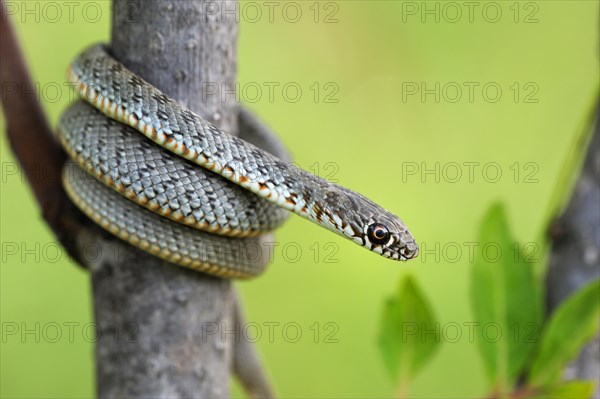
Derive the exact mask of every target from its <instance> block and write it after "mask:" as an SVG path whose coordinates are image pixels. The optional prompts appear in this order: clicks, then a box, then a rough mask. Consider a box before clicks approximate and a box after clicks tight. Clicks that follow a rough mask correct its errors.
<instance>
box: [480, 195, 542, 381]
mask: <svg viewBox="0 0 600 399" xmlns="http://www.w3.org/2000/svg"><path fill="white" fill-rule="evenodd" d="M478 243H479V247H478V249H477V255H476V257H475V259H474V263H473V268H472V275H471V301H472V305H473V311H474V314H475V318H476V320H475V321H476V323H477V326H476V332H477V335H476V339H477V344H478V348H479V351H480V353H481V355H482V358H483V362H484V365H485V368H486V371H487V374H488V377H489V379H490V382H491V383H492V384H493V386H494V389H496V390H498V391H500V392H507V391H508V390H509V389H510V387H511V386H512V385H513V383H514V381H515V379H516V378H517V377H518V376H519V374H520V372H521V371H522V369H523V368H524V365H525V363H526V361H527V358H528V356H529V354H530V353H531V351H532V349H533V348H534V347H535V345H536V343H537V341H538V337H539V332H540V330H541V322H542V299H541V298H542V296H541V284H540V282H539V281H538V280H537V279H536V278H535V275H534V270H533V266H534V263H529V262H530V259H529V258H528V257H527V256H525V255H524V254H523V253H522V251H521V247H522V246H521V245H519V244H518V243H516V240H515V239H514V238H513V236H512V235H511V232H510V229H509V226H508V221H507V217H506V212H505V210H504V207H503V206H502V205H501V204H495V205H493V206H492V207H491V208H490V209H489V211H488V212H487V213H486V215H485V217H484V220H483V223H482V224H481V227H480V232H479V241H478Z"/></svg>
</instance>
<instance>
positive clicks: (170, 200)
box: [56, 44, 418, 279]
mask: <svg viewBox="0 0 600 399" xmlns="http://www.w3.org/2000/svg"><path fill="white" fill-rule="evenodd" d="M67 76H68V80H69V82H70V83H71V84H72V85H73V87H74V88H75V90H76V91H77V93H78V94H79V96H80V99H78V100H77V101H75V102H74V103H73V104H71V105H70V106H69V107H68V108H67V110H66V111H65V112H64V113H63V114H62V115H61V117H60V120H59V123H58V126H57V129H56V135H57V138H58V140H59V141H60V143H61V145H62V147H63V148H64V149H65V151H66V152H67V154H68V155H69V161H68V162H67V163H66V164H65V167H64V169H63V175H62V176H63V177H62V180H63V186H64V188H65V191H66V192H67V194H68V196H69V198H70V199H71V200H72V202H73V203H75V205H76V206H77V207H78V208H79V209H80V210H82V211H83V213H84V214H86V215H87V216H89V217H90V218H91V219H92V220H93V221H94V222H96V223H97V224H98V225H100V226H101V227H103V228H104V229H105V230H107V231H109V232H110V233H112V234H113V235H115V236H117V237H119V238H120V239H122V240H124V241H126V242H128V243H130V244H132V245H134V246H136V247H137V248H139V249H141V250H143V251H146V252H149V253H151V254H153V255H155V256H158V257H160V258H162V259H164V260H166V261H168V262H170V263H174V264H177V265H180V266H184V267H188V268H191V269H195V270H198V271H201V272H204V273H208V274H211V275H215V276H220V277H225V278H240V279H244V278H251V277H255V276H257V275H259V274H261V273H262V272H263V271H264V269H265V267H266V265H267V264H268V263H269V259H268V258H269V256H267V255H268V252H269V251H266V250H265V247H264V246H265V245H268V243H269V242H271V241H270V240H272V232H273V231H274V230H275V229H276V228H278V227H279V226H281V225H282V224H283V223H284V222H285V221H286V220H287V219H288V217H289V216H290V215H291V214H292V213H293V214H296V215H299V216H301V217H303V218H305V219H308V220H309V221H311V222H313V223H315V224H317V225H319V226H322V227H324V228H326V229H328V230H330V231H332V232H334V233H337V234H338V235H340V236H342V237H345V238H347V239H349V240H351V241H353V242H355V243H356V244H358V245H360V246H362V247H364V248H367V249H369V250H370V251H372V252H375V253H377V254H379V255H381V256H383V257H385V258H388V259H392V260H409V259H413V258H414V257H416V256H417V254H418V245H417V243H416V241H415V239H414V238H413V236H412V235H411V233H410V232H409V230H408V228H407V227H406V225H405V224H404V222H403V221H402V220H401V219H400V218H399V217H397V216H396V215H394V214H393V213H391V212H389V211H387V210H385V209H384V208H383V207H381V206H380V205H378V204H376V203H375V202H373V201H371V200H370V199H368V198H367V197H365V196H363V195H361V194H359V193H357V192H355V191H352V190H350V189H347V188H344V187H342V186H340V185H337V184H334V183H332V182H330V181H328V180H326V179H323V178H321V177H319V176H316V175H315V174H312V173H310V172H308V171H306V170H303V169H301V168H300V167H298V166H297V165H295V164H294V163H292V162H290V157H289V154H288V152H287V150H286V149H285V147H284V146H283V145H282V144H281V143H280V142H279V141H278V139H277V137H276V136H275V135H274V134H273V132H271V131H270V130H269V129H268V128H265V127H264V126H263V125H262V124H260V123H259V122H258V120H257V118H256V117H255V116H254V115H252V114H251V113H250V112H249V111H247V110H245V109H244V108H243V107H241V110H240V117H239V121H240V126H242V128H241V129H240V130H241V131H240V135H239V136H234V135H231V134H229V133H227V132H225V131H222V130H220V129H219V128H217V127H216V126H214V125H213V124H211V123H209V122H208V121H206V120H205V119H203V118H202V117H201V116H199V115H197V114H196V113H194V112H192V111H191V110H189V109H188V108H187V107H185V106H184V105H182V104H181V103H179V102H177V101H176V100H175V99H173V98H171V97H169V96H168V95H167V94H165V93H164V92H163V91H161V90H160V89H158V88H156V87H154V86H153V85H152V84H150V83H149V82H147V81H145V80H144V79H143V78H141V77H140V76H138V75H136V74H135V73H134V72H132V71H131V70H129V69H128V68H127V67H126V66H125V65H123V64H122V63H120V62H119V61H118V60H116V59H115V58H114V57H113V56H112V54H111V52H110V49H109V47H108V46H107V45H105V44H96V45H93V46H91V47H89V48H87V49H86V50H84V51H83V52H82V53H81V54H79V55H78V56H77V57H76V58H75V60H74V61H73V62H72V63H71V65H70V66H69V68H68V70H67ZM364 158H365V157H363V159H364ZM365 166H366V165H365Z"/></svg>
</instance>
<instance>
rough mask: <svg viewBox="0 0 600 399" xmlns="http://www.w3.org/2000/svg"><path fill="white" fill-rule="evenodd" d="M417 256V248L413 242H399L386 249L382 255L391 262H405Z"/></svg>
mask: <svg viewBox="0 0 600 399" xmlns="http://www.w3.org/2000/svg"><path fill="white" fill-rule="evenodd" d="M418 254H419V246H418V245H417V243H416V242H415V241H409V242H407V243H403V242H401V241H399V242H396V243H395V244H392V245H390V246H389V247H387V248H386V249H385V251H384V253H383V254H382V255H384V256H385V257H387V258H390V259H393V260H400V261H406V260H410V259H414V258H416V257H417V255H418Z"/></svg>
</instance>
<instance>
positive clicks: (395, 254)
mask: <svg viewBox="0 0 600 399" xmlns="http://www.w3.org/2000/svg"><path fill="white" fill-rule="evenodd" d="M386 216H387V217H385V218H384V219H385V220H382V221H370V222H369V223H365V224H364V230H363V234H362V236H361V241H362V242H363V243H364V244H363V246H365V247H366V248H368V249H370V250H371V251H373V252H375V253H378V254H379V255H381V256H384V257H386V258H389V259H394V260H408V259H412V258H414V257H416V256H417V254H418V253H419V247H418V246H417V243H416V242H415V240H414V238H413V237H412V236H411V234H410V233H409V231H408V229H407V228H406V226H405V225H404V223H403V222H402V221H401V220H400V219H398V218H397V217H395V216H394V217H393V218H392V217H390V216H393V215H386ZM394 219H395V220H394Z"/></svg>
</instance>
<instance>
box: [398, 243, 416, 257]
mask: <svg viewBox="0 0 600 399" xmlns="http://www.w3.org/2000/svg"><path fill="white" fill-rule="evenodd" d="M401 253H402V256H403V257H404V258H405V259H406V260H409V259H413V258H416V257H417V255H419V246H418V245H417V243H416V242H414V241H411V242H409V243H407V244H406V246H405V247H404V248H403V249H402V250H401Z"/></svg>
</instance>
